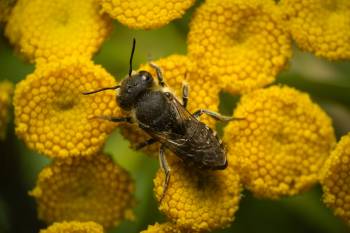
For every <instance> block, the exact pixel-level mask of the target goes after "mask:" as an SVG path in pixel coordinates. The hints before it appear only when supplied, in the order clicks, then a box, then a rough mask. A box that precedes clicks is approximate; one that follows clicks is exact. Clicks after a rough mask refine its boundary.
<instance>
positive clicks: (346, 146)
mask: <svg viewBox="0 0 350 233" xmlns="http://www.w3.org/2000/svg"><path fill="white" fill-rule="evenodd" d="M349 179H350V133H348V134H347V135H346V136H343V137H342V138H341V140H340V141H339V143H338V144H337V146H336V147H335V149H334V150H333V152H332V153H331V155H330V157H329V158H328V159H327V161H326V163H325V166H324V168H323V169H322V173H321V184H322V189H323V192H324V194H323V201H324V202H325V203H326V205H327V206H329V207H330V208H332V209H333V211H334V213H335V215H337V216H339V217H341V218H342V219H343V220H344V221H346V223H347V224H349V225H350V187H349Z"/></svg>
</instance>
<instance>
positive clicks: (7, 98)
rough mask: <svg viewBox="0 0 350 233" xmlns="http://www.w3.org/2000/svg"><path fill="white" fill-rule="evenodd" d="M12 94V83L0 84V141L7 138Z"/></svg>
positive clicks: (4, 82) (3, 82)
mask: <svg viewBox="0 0 350 233" xmlns="http://www.w3.org/2000/svg"><path fill="white" fill-rule="evenodd" d="M12 92H13V85H12V83H10V82H8V81H2V82H0V140H4V139H5V137H6V129H7V122H8V118H9V107H10V105H11V97H12Z"/></svg>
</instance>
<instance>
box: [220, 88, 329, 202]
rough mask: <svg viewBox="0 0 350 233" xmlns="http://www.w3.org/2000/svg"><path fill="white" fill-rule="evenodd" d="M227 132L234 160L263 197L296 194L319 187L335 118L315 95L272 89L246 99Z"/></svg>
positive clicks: (238, 108) (254, 189) (245, 181)
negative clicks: (324, 109)
mask: <svg viewBox="0 0 350 233" xmlns="http://www.w3.org/2000/svg"><path fill="white" fill-rule="evenodd" d="M234 116H235V117H242V118H244V120H239V121H234V122H231V123H229V124H228V125H227V127H226V128H225V135H224V142H225V143H226V145H227V146H228V153H229V158H231V160H234V161H235V162H237V164H238V165H237V171H238V172H239V174H240V175H241V178H242V182H243V183H244V184H245V185H246V187H247V188H248V189H249V190H251V191H252V192H253V193H254V194H255V195H256V196H258V197H265V198H278V197H281V196H284V195H295V194H298V193H300V192H302V191H304V190H305V189H307V188H309V187H310V186H312V185H313V184H315V183H316V182H317V180H318V172H319V169H320V168H321V167H322V165H323V163H324V161H325V159H326V158H327V156H328V155H329V153H330V150H331V148H332V146H333V145H334V143H335V136H334V131H333V128H332V123H331V119H330V118H329V117H328V116H327V115H326V113H325V112H324V111H323V110H322V109H321V108H320V107H319V106H318V105H317V104H315V103H313V102H312V101H311V100H310V97H309V96H308V95H307V94H305V93H302V92H300V91H297V90H295V89H293V88H290V87H279V86H272V87H269V88H267V89H261V90H257V91H255V92H252V93H250V94H247V95H244V96H243V97H242V98H241V101H240V103H239V105H238V107H237V108H236V110H235V112H234Z"/></svg>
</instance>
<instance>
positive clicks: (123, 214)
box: [30, 154, 134, 228]
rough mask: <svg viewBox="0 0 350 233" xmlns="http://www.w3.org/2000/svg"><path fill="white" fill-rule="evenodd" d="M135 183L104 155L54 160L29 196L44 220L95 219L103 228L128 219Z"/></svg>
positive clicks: (125, 172) (130, 214)
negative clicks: (35, 202)
mask: <svg viewBox="0 0 350 233" xmlns="http://www.w3.org/2000/svg"><path fill="white" fill-rule="evenodd" d="M133 191H134V185H133V182H132V179H131V177H130V175H129V174H128V173H127V171H125V170H124V169H123V168H121V167H120V166H119V165H117V164H114V163H113V161H112V160H111V159H110V158H109V157H107V156H106V155H103V154H96V155H95V156H91V157H73V158H67V159H63V160H54V162H53V164H51V165H49V166H47V167H46V168H44V169H43V170H42V171H41V172H40V174H39V177H38V180H37V184H36V187H35V188H34V189H33V190H32V191H31V192H30V195H31V196H33V197H35V198H36V201H37V204H38V214H39V218H40V219H42V220H44V221H45V222H48V223H52V222H60V221H71V220H78V221H94V222H97V223H99V224H101V225H102V226H103V227H105V228H109V227H112V226H115V225H117V224H118V223H119V221H121V220H122V219H124V218H131V217H132V211H131V209H130V208H131V206H132V205H133V201H134V199H133V196H132V193H133Z"/></svg>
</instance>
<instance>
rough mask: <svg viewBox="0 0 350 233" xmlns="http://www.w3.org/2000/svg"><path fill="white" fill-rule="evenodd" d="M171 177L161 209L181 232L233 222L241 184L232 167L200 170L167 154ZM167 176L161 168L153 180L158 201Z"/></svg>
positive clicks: (219, 226) (197, 230)
mask: <svg viewBox="0 0 350 233" xmlns="http://www.w3.org/2000/svg"><path fill="white" fill-rule="evenodd" d="M167 158H168V162H169V167H170V169H171V177H170V182H169V187H168V189H167V191H166V193H165V195H164V198H163V200H162V202H161V203H160V206H159V209H160V210H161V211H162V212H164V213H165V214H166V215H167V216H168V218H170V219H171V221H173V222H174V223H176V225H177V226H178V227H179V228H181V229H186V230H190V231H196V232H200V231H211V230H214V229H217V228H224V227H227V226H229V224H230V223H231V222H232V221H233V220H234V214H235V212H236V211H237V209H238V203H239V200H240V192H241V187H240V181H239V177H238V174H237V171H236V170H235V169H234V168H233V166H232V165H231V164H230V161H229V166H228V167H227V168H226V169H224V170H217V171H212V170H197V169H195V168H194V167H188V166H186V164H185V163H184V162H183V161H180V160H179V159H177V158H175V157H174V155H172V154H168V155H167ZM163 181H164V174H163V171H162V170H161V169H160V170H159V171H158V173H157V176H156V178H155V179H154V185H155V187H154V191H155V194H156V198H157V199H158V200H159V199H160V197H161V195H162V193H163Z"/></svg>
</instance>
